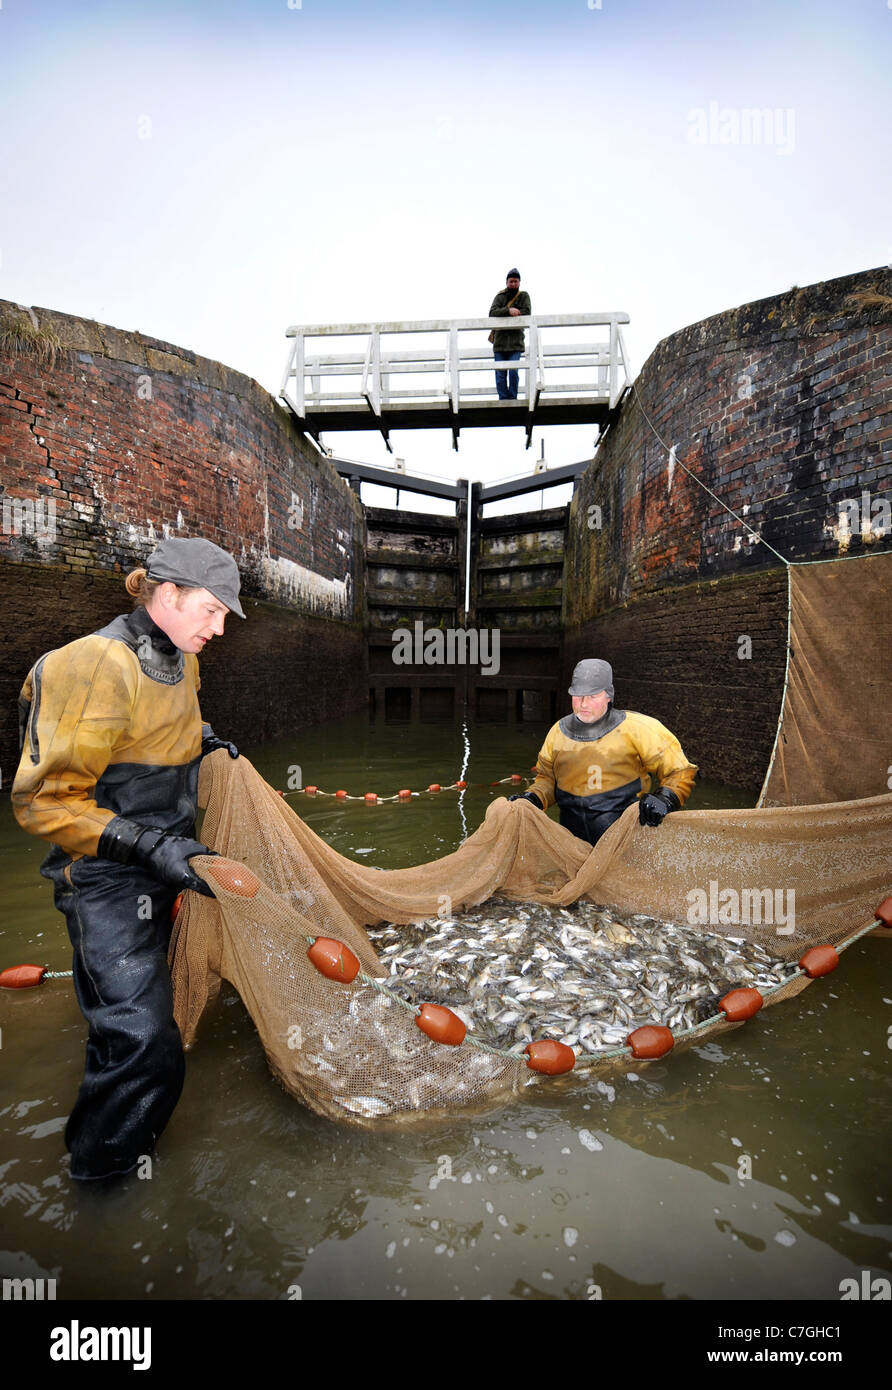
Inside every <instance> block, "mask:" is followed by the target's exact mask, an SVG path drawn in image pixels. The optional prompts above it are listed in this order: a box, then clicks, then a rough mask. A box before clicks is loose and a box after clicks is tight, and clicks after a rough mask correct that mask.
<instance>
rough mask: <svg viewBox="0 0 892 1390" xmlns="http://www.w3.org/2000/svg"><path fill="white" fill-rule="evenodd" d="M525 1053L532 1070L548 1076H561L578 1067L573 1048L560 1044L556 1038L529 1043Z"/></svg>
mask: <svg viewBox="0 0 892 1390" xmlns="http://www.w3.org/2000/svg"><path fill="white" fill-rule="evenodd" d="M524 1052H525V1053H526V1056H527V1066H528V1067H529V1068H530V1070H531V1071H541V1072H543V1073H544V1074H545V1075H546V1076H560V1074H561V1073H562V1072H565V1071H572V1070H573V1068H574V1067H575V1066H576V1053H575V1052H574V1051H573V1049H572V1047H568V1046H567V1044H566V1043H562V1042H558V1041H557V1039H556V1038H540V1039H539V1041H538V1042H532V1043H528V1044H527V1046H526V1047H525V1048H524Z"/></svg>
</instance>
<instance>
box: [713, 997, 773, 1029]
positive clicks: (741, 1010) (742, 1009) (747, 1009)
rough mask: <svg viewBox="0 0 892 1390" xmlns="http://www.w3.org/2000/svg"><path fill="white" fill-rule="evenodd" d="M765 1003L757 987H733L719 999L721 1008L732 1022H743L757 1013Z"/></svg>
mask: <svg viewBox="0 0 892 1390" xmlns="http://www.w3.org/2000/svg"><path fill="white" fill-rule="evenodd" d="M764 1003H765V1000H764V999H763V998H762V996H761V994H760V993H759V991H758V990H757V989H732V990H730V991H729V992H728V993H727V994H725V995H723V997H722V998H721V999H720V1000H719V1008H720V1009H721V1010H722V1011H723V1013H724V1014H725V1016H726V1017H727V1018H729V1019H730V1020H731V1022H732V1023H741V1022H742V1021H743V1020H744V1019H745V1018H752V1016H753V1014H757V1013H758V1012H759V1010H760V1009H761V1007H762V1005H763V1004H764Z"/></svg>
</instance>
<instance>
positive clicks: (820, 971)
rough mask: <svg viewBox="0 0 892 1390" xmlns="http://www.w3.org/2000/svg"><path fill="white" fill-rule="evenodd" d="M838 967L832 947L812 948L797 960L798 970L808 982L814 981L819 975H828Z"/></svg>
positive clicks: (837, 957) (837, 958) (837, 960)
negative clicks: (804, 975)
mask: <svg viewBox="0 0 892 1390" xmlns="http://www.w3.org/2000/svg"><path fill="white" fill-rule="evenodd" d="M838 965H839V956H838V955H837V953H836V951H835V950H834V949H833V947H832V946H812V948H811V950H810V951H806V953H805V955H804V956H801V957H800V960H799V967H800V969H801V970H804V971H805V973H806V975H807V976H808V977H809V979H810V980H816V979H817V978H818V976H819V975H829V974H830V971H831V970H835V969H836V967H837V966H838Z"/></svg>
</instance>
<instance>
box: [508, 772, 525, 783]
mask: <svg viewBox="0 0 892 1390" xmlns="http://www.w3.org/2000/svg"><path fill="white" fill-rule="evenodd" d="M511 781H512V782H522V781H523V778H522V777H521V775H520V773H519V772H512V774H511Z"/></svg>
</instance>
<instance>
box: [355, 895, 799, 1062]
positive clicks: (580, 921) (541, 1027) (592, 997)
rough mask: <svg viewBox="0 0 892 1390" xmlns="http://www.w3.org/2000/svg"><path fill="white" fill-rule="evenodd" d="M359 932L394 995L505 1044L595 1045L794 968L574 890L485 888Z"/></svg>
mask: <svg viewBox="0 0 892 1390" xmlns="http://www.w3.org/2000/svg"><path fill="white" fill-rule="evenodd" d="M506 908H507V909H508V910H507V911H506ZM369 936H370V937H371V938H372V941H373V942H374V944H375V947H376V949H377V951H378V954H379V956H380V957H381V960H382V962H383V963H384V965H385V967H386V968H387V969H388V970H389V972H390V979H389V981H388V984H389V985H390V986H392V987H394V988H395V990H396V992H398V993H399V994H400V996H401V997H402V998H404V999H406V1000H407V1001H408V1002H414V1003H423V1002H430V1003H436V1004H444V1005H446V1006H447V1007H452V1008H455V1009H456V1010H458V1009H461V1011H462V1016H463V1018H464V1020H465V1022H466V1023H468V1024H469V1027H471V1028H472V1030H473V1032H474V1033H475V1034H476V1036H478V1037H479V1038H480V1040H481V1041H484V1042H488V1043H490V1044H491V1045H493V1046H497V1047H502V1048H505V1049H509V1048H510V1049H514V1048H516V1046H517V1045H518V1044H524V1043H526V1042H529V1041H531V1040H532V1039H533V1038H536V1037H542V1036H548V1037H556V1038H559V1039H560V1040H561V1041H562V1042H565V1043H567V1044H568V1046H571V1047H575V1048H579V1049H582V1050H583V1051H586V1052H591V1053H597V1052H599V1051H604V1050H609V1049H611V1048H613V1047H616V1046H617V1045H622V1044H624V1043H625V1040H626V1037H627V1036H628V1034H629V1032H631V1030H632V1029H633V1028H635V1027H638V1026H639V1025H641V1024H644V1023H664V1024H666V1025H668V1026H669V1027H671V1028H673V1029H684V1028H690V1027H693V1026H694V1025H695V1024H697V1023H699V1022H702V1021H703V1019H705V1018H709V1017H712V1016H713V1015H714V1014H715V1013H716V1012H717V1011H718V1000H719V998H721V996H722V995H723V994H725V993H727V992H728V990H730V989H733V988H736V987H739V986H745V985H754V986H755V987H757V988H761V989H767V988H771V987H773V986H774V985H777V984H779V983H781V982H782V981H783V980H784V979H786V978H788V977H789V975H790V974H792V973H793V971H794V970H795V969H796V967H795V965H791V964H789V963H787V962H784V961H780V960H774V959H773V958H772V957H771V956H770V955H769V954H768V952H767V951H765V950H764V949H763V948H762V947H760V946H758V945H756V944H755V943H753V942H750V941H747V940H746V939H745V938H743V937H734V938H729V937H722V936H715V935H711V934H710V933H707V932H700V931H693V930H691V931H689V930H686V929H685V928H684V927H681V926H679V925H678V924H677V923H671V922H660V921H657V920H655V919H654V918H652V917H647V916H645V915H643V914H640V913H637V914H631V915H624V914H622V913H620V912H617V911H614V910H613V909H612V908H607V907H604V906H600V905H598V904H596V903H592V902H589V901H587V900H584V899H580V900H579V901H578V902H577V903H574V904H573V905H572V907H571V908H551V907H547V906H544V905H538V904H537V905H533V904H513V903H512V904H510V906H509V904H508V902H507V901H506V900H504V899H499V898H492V899H490V900H489V901H488V902H486V903H483V904H481V905H480V906H478V907H473V908H469V909H467V910H466V911H464V912H460V913H457V914H454V915H453V917H452V918H450V919H449V921H448V922H446V923H444V922H443V921H442V920H441V919H439V918H430V919H428V920H427V921H424V922H420V923H414V924H412V925H411V926H408V927H406V926H398V925H396V924H394V923H387V924H385V925H383V926H381V927H377V928H373V929H371V930H370V931H369Z"/></svg>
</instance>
